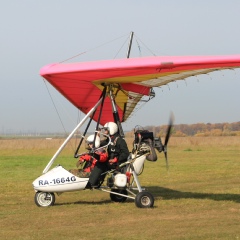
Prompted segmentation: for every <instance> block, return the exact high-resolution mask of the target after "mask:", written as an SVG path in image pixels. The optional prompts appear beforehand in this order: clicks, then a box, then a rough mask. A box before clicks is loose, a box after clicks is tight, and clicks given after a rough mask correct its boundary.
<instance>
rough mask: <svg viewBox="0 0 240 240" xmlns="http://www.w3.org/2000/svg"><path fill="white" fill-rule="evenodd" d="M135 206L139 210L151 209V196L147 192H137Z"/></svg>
mask: <svg viewBox="0 0 240 240" xmlns="http://www.w3.org/2000/svg"><path fill="white" fill-rule="evenodd" d="M135 204H136V206H137V207H139V208H151V207H153V204H154V198H153V195H152V194H151V193H149V192H139V193H138V194H137V196H136V198H135Z"/></svg>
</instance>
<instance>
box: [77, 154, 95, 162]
mask: <svg viewBox="0 0 240 240" xmlns="http://www.w3.org/2000/svg"><path fill="white" fill-rule="evenodd" d="M91 159H92V156H90V155H88V154H86V155H82V156H81V157H80V158H79V161H81V162H84V161H90V160H91Z"/></svg>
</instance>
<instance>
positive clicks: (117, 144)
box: [101, 122, 129, 169]
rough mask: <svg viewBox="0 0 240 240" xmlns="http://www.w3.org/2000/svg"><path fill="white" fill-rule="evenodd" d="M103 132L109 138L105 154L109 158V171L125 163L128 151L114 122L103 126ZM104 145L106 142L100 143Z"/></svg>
mask: <svg viewBox="0 0 240 240" xmlns="http://www.w3.org/2000/svg"><path fill="white" fill-rule="evenodd" d="M103 130H104V132H105V134H106V135H109V136H110V138H111V143H110V144H109V145H108V148H107V152H108V156H109V160H108V166H109V168H110V169H112V168H117V167H118V165H119V164H121V163H123V162H126V161H127V159H128V156H129V150H128V146H127V143H126V141H125V139H123V138H122V137H121V136H120V135H119V133H118V126H117V124H116V123H114V122H108V123H106V124H105V125H104V127H103ZM101 144H106V142H101Z"/></svg>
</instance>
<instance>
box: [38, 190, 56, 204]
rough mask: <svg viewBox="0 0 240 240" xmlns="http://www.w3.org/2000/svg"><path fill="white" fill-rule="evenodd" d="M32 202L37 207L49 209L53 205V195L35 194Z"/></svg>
mask: <svg viewBox="0 0 240 240" xmlns="http://www.w3.org/2000/svg"><path fill="white" fill-rule="evenodd" d="M34 201H35V203H36V205H37V206H38V207H49V206H52V205H54V203H55V195H54V193H46V192H37V193H36V194H35V198H34Z"/></svg>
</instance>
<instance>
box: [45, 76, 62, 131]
mask: <svg viewBox="0 0 240 240" xmlns="http://www.w3.org/2000/svg"><path fill="white" fill-rule="evenodd" d="M43 82H44V83H45V86H46V88H47V91H48V94H49V96H50V98H51V101H52V103H53V106H54V108H55V110H56V112H57V115H58V118H59V120H60V122H61V124H62V127H63V129H64V132H65V134H66V133H67V131H66V129H65V127H64V124H63V122H62V119H61V117H60V114H59V112H58V110H57V107H56V105H55V103H54V101H53V98H52V95H51V93H50V91H49V89H48V87H47V84H46V80H45V79H44V78H43Z"/></svg>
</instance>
